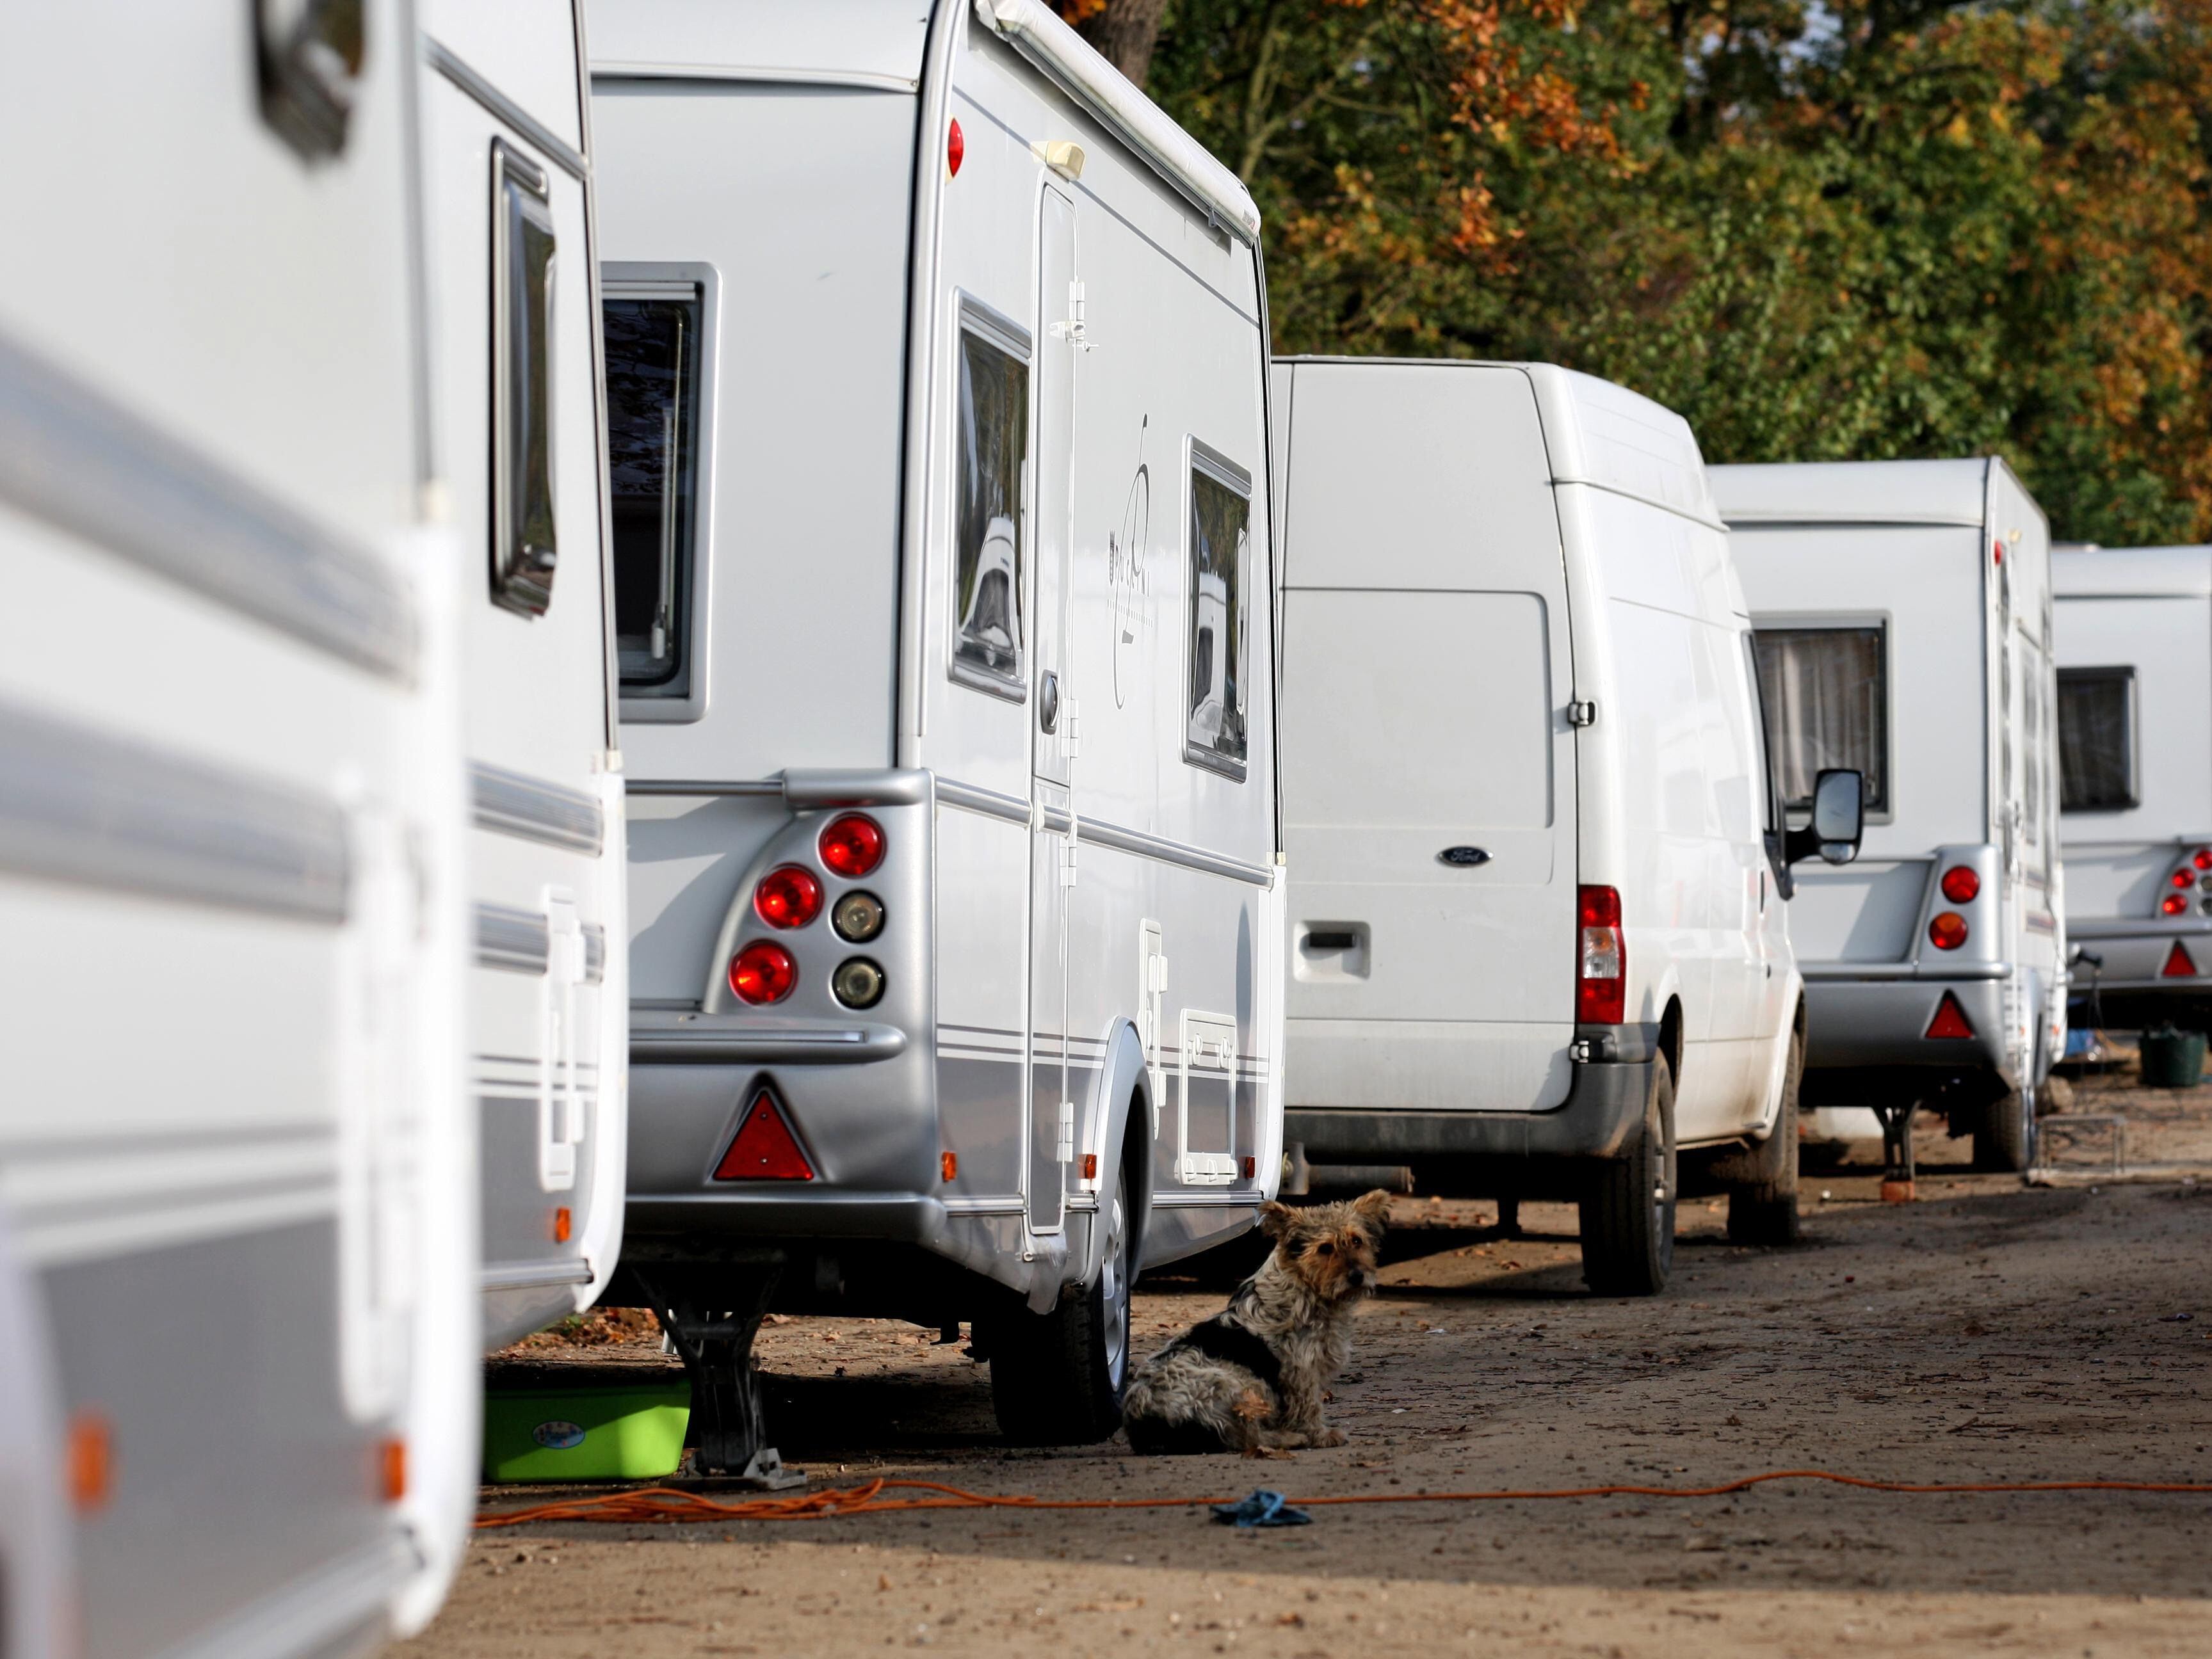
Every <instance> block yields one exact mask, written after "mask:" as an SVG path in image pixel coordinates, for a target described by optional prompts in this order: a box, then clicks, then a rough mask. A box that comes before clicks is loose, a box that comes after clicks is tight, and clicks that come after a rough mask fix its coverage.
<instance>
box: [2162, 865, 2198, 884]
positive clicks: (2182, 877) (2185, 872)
mask: <svg viewBox="0 0 2212 1659" xmlns="http://www.w3.org/2000/svg"><path fill="white" fill-rule="evenodd" d="M2166 880H2167V881H2171V882H2172V883H2173V885H2174V886H2176V887H2195V886H2196V885H2197V872H2196V871H2195V870H2194V869H2191V867H2190V866H2188V865H2187V864H2184V865H2183V866H2182V867H2181V868H2180V869H2178V870H2176V871H2174V872H2173V874H2172V875H2169V876H2167V877H2166Z"/></svg>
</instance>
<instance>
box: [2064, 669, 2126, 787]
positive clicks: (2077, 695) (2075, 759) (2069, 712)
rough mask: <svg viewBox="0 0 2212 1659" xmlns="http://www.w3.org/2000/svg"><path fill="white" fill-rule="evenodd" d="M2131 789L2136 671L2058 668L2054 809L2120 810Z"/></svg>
mask: <svg viewBox="0 0 2212 1659" xmlns="http://www.w3.org/2000/svg"><path fill="white" fill-rule="evenodd" d="M2141 805H2142V798H2141V796H2139V795H2138V794H2137V793H2136V671H2135V669H2132V668H2113V669H2059V670H2058V809H2059V810H2060V811H2061V812H2125V811H2127V810H2129V809H2130V808H2134V807H2138V806H2141Z"/></svg>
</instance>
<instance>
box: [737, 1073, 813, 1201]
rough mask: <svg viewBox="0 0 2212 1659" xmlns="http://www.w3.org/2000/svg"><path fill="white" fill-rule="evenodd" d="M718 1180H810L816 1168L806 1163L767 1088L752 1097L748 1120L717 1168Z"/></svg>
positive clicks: (796, 1140) (795, 1137) (739, 1129)
mask: <svg viewBox="0 0 2212 1659" xmlns="http://www.w3.org/2000/svg"><path fill="white" fill-rule="evenodd" d="M714 1178H715V1179H716V1180H717V1181H811V1180H812V1179H813V1178H814V1166H813V1165H812V1164H811V1163H809V1162H808V1161H807V1159H806V1153H805V1148H803V1147H800V1145H799V1137H798V1136H797V1135H793V1133H792V1132H791V1125H790V1124H788V1123H786V1122H784V1120H783V1113H782V1112H781V1111H779V1110H777V1108H776V1104H775V1096H774V1095H772V1094H770V1093H769V1092H768V1091H767V1090H766V1089H763V1090H761V1091H760V1093H757V1094H756V1095H754V1096H753V1103H752V1105H750V1106H749V1107H748V1108H746V1111H745V1120H744V1123H740V1124H738V1132H737V1135H736V1136H735V1138H733V1139H732V1141H731V1142H730V1149H729V1150H728V1151H727V1152H726V1153H723V1154H722V1161H721V1162H720V1163H719V1164H717V1165H716V1166H714Z"/></svg>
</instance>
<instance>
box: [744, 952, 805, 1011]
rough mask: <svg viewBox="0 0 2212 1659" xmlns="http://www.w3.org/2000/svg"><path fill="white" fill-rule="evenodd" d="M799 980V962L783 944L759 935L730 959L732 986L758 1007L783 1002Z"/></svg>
mask: <svg viewBox="0 0 2212 1659" xmlns="http://www.w3.org/2000/svg"><path fill="white" fill-rule="evenodd" d="M798 983H799V965H798V964H797V963H796V962H794V961H793V960H791V953H790V952H789V951H787V950H786V949H785V948H783V947H782V946H781V945H771V944H770V943H769V942H768V941H767V940H765V939H756V940H754V941H753V942H752V943H750V945H747V946H746V947H745V948H744V949H743V950H741V951H739V952H738V954H736V955H735V956H732V958H731V959H730V989H731V990H732V991H734V992H735V993H736V994H737V998H738V1001H739V1002H750V1003H751V1004H752V1005H753V1006H754V1007H755V1008H758V1007H760V1006H761V1005H762V1004H763V1003H766V1002H781V1001H783V999H784V998H785V997H787V996H790V995H791V988H792V987H793V985H795V984H798Z"/></svg>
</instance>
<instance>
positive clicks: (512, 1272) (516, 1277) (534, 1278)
mask: <svg viewBox="0 0 2212 1659" xmlns="http://www.w3.org/2000/svg"><path fill="white" fill-rule="evenodd" d="M591 1282H592V1264H591V1263H590V1262H583V1261H577V1262H489V1263H487V1264H486V1265H485V1268H484V1270H483V1287H484V1288H485V1289H486V1290H545V1289H548V1288H550V1287H553V1286H556V1285H588V1284H590V1283H591Z"/></svg>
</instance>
